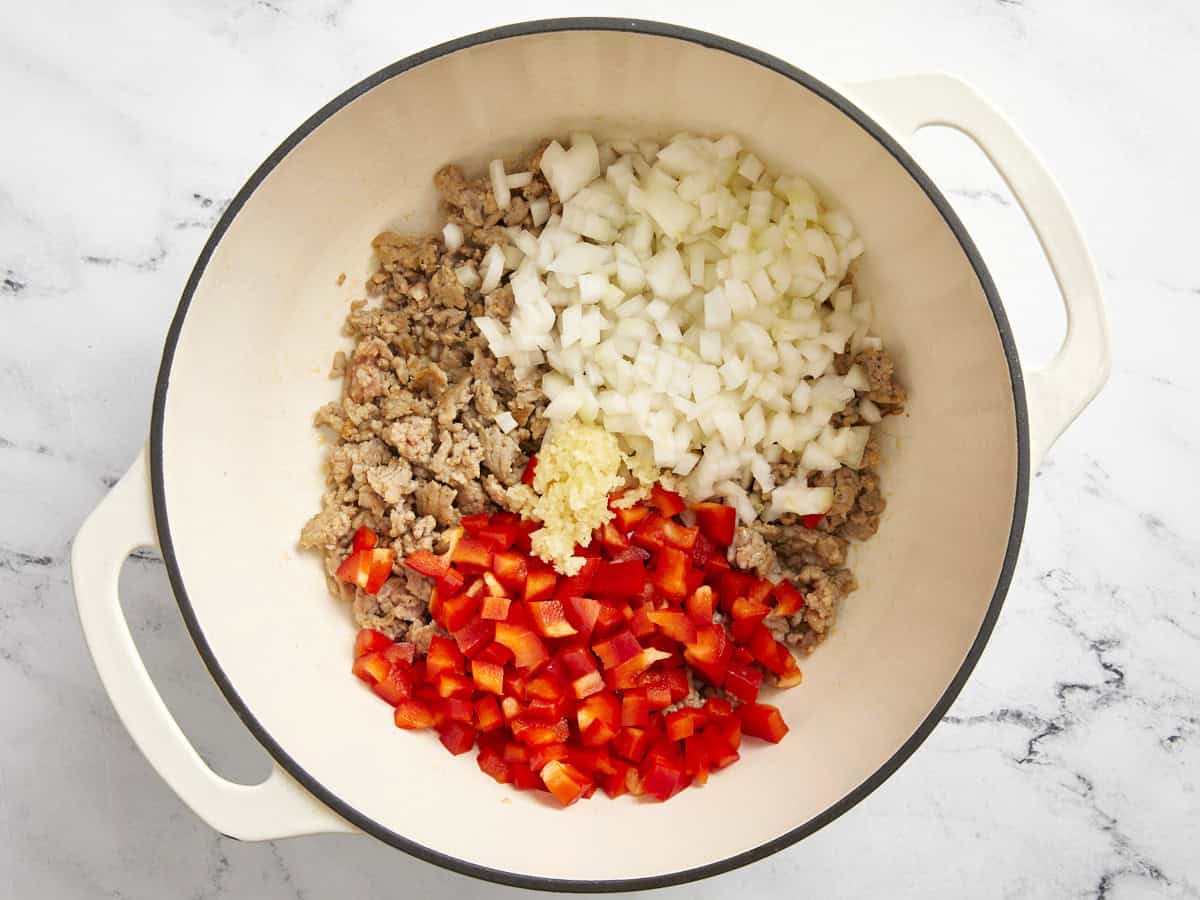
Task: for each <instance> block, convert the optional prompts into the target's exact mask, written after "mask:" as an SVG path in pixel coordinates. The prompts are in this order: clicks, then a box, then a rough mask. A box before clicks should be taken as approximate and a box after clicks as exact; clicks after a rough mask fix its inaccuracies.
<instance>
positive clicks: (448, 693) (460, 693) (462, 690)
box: [434, 672, 475, 699]
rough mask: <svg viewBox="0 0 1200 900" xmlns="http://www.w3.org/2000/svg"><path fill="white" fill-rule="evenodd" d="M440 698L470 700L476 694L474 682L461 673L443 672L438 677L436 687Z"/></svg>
mask: <svg viewBox="0 0 1200 900" xmlns="http://www.w3.org/2000/svg"><path fill="white" fill-rule="evenodd" d="M434 686H435V687H436V688H437V693H438V696H439V697H441V698H442V699H446V698H449V697H466V698H469V697H470V696H471V695H472V694H473V693H474V692H475V690H474V682H473V681H472V680H471V679H470V678H468V677H467V676H466V675H464V674H462V673H461V672H443V673H442V674H441V675H439V676H438V677H437V682H436V683H435V685H434Z"/></svg>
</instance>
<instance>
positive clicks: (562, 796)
mask: <svg viewBox="0 0 1200 900" xmlns="http://www.w3.org/2000/svg"><path fill="white" fill-rule="evenodd" d="M541 775H542V781H543V782H545V784H546V787H547V788H549V789H550V793H551V794H553V795H554V797H555V799H557V800H558V802H559V803H561V804H562V805H563V806H570V805H571V804H572V803H574V802H575V801H576V800H578V799H579V798H580V797H581V796H582V795H583V794H584V792H585V791H586V790H587V788H588V787H589V786H592V785H593V782H592V780H591V779H590V778H588V777H587V776H586V775H584V774H583V773H582V772H580V771H579V770H578V769H577V768H575V767H574V766H573V765H571V764H570V763H569V762H563V761H562V760H557V759H555V760H551V761H550V762H548V763H546V765H545V766H544V767H543V768H542V771H541Z"/></svg>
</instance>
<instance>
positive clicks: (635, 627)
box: [629, 604, 655, 638]
mask: <svg viewBox="0 0 1200 900" xmlns="http://www.w3.org/2000/svg"><path fill="white" fill-rule="evenodd" d="M650 609H651V607H650V605H649V604H643V605H642V606H639V607H638V608H637V609H635V610H634V611H633V617H632V618H631V619H630V620H629V630H630V631H632V632H633V635H634V637H637V638H645V637H649V636H650V635H652V634H654V632H655V628H654V623H653V622H651V621H650Z"/></svg>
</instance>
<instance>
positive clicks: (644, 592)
mask: <svg viewBox="0 0 1200 900" xmlns="http://www.w3.org/2000/svg"><path fill="white" fill-rule="evenodd" d="M627 499H628V498H627ZM618 500H619V498H618V497H617V496H614V497H613V498H611V499H610V508H611V509H612V511H613V518H612V519H611V520H610V521H608V522H607V523H605V524H604V525H603V526H602V527H601V528H599V529H597V531H596V533H595V534H594V535H593V536H592V540H591V541H590V543H589V545H588V546H587V547H586V548H585V547H577V548H576V555H577V556H578V557H580V558H582V559H583V563H582V565H581V566H580V567H579V568H578V571H577V572H575V574H573V575H569V576H560V575H559V574H557V573H556V572H555V571H554V570H553V569H552V568H551V567H550V566H549V565H547V564H546V563H544V562H543V561H542V560H540V559H538V558H537V557H536V556H534V555H533V554H532V552H531V543H530V535H531V534H532V532H533V531H535V530H536V529H537V528H538V527H539V525H538V523H537V522H535V521H532V520H524V519H521V518H519V517H518V516H516V515H514V514H512V513H506V512H501V513H497V514H495V515H491V516H485V515H476V516H466V517H464V518H463V520H462V522H461V528H460V529H458V530H457V531H456V533H455V539H454V540H452V542H451V549H450V550H449V551H448V552H447V553H446V554H444V555H435V554H433V553H430V552H428V551H419V552H417V553H414V554H412V555H411V556H409V557H408V559H407V560H406V561H405V565H406V566H408V568H410V569H412V570H413V571H415V572H418V573H420V574H422V575H425V576H428V577H429V578H431V579H434V580H435V585H434V588H433V591H432V595H431V598H430V612H431V614H432V615H433V618H434V621H435V622H436V623H437V624H438V625H439V626H440V627H441V628H442V629H444V630H445V632H446V633H447V634H448V635H449V636H437V637H434V638H433V640H432V642H431V643H430V645H429V650H428V652H427V653H426V654H425V655H424V656H419V655H418V653H417V652H416V647H415V646H414V645H413V644H411V643H407V642H393V641H392V639H391V638H389V637H387V636H386V635H384V634H381V633H380V632H377V631H372V630H370V629H364V630H362V631H360V632H359V634H358V637H357V639H356V642H355V651H354V655H355V661H354V666H353V671H354V674H355V675H357V676H358V677H359V678H361V679H362V680H363V681H365V682H366V683H367V684H369V685H370V686H371V687H372V689H373V690H374V691H375V693H376V694H378V695H379V696H380V697H382V698H383V699H384V700H386V701H387V702H388V703H390V704H391V705H392V706H393V707H395V713H394V715H395V722H396V725H397V726H398V727H400V728H406V729H421V728H433V729H435V730H436V731H437V732H438V735H439V737H440V739H441V742H442V744H443V745H444V746H445V747H446V749H447V750H449V751H450V752H451V753H454V754H460V753H466V752H467V751H468V750H470V749H472V748H473V747H475V746H476V745H478V748H479V753H478V764H479V768H480V769H481V770H482V771H483V772H485V773H486V774H488V775H490V776H491V777H492V778H494V779H495V780H496V781H498V782H500V783H502V784H512V785H514V786H515V787H517V788H522V789H525V788H529V789H536V790H547V791H549V792H550V793H551V794H553V795H554V797H556V798H557V799H558V800H559V802H561V803H562V804H563V805H564V806H567V805H570V804H571V803H574V802H575V801H576V800H577V799H579V798H580V797H583V798H587V797H590V796H591V795H592V794H593V793H594V791H595V789H596V788H597V787H600V788H601V789H603V790H604V791H605V793H607V794H608V795H609V796H610V797H619V796H620V795H622V794H626V793H629V794H633V795H636V796H645V797H647V798H650V799H654V800H660V801H661V800H667V799H669V798H670V797H672V796H674V795H675V794H677V793H678V792H679V791H681V790H683V789H684V788H686V787H688V786H689V785H702V784H704V783H705V782H706V781H707V780H708V776H709V773H710V772H713V771H716V770H718V769H721V768H724V767H725V766H728V765H730V764H731V763H734V762H736V761H737V760H738V758H739V747H740V744H741V739H742V736H743V735H749V736H751V737H755V738H759V739H762V740H765V741H770V742H772V743H778V742H779V741H780V740H782V738H783V736H784V735H785V734H787V731H788V727H787V725H786V724H785V723H784V721H783V718H782V716H781V715H780V713H779V710H778V709H776V708H775V707H774V706H771V705H768V704H765V703H759V702H758V697H759V690H760V688H761V686H762V683H763V681H764V678H765V677H766V676H767V675H768V674H769V675H773V676H774V681H775V683H776V684H777V685H778V686H779V687H785V688H786V687H792V686H794V685H796V684H799V683H800V680H801V674H800V670H799V667H798V666H797V665H796V661H795V659H794V658H793V657H792V654H791V652H790V651H789V650H788V649H787V647H786V646H784V645H783V644H781V643H779V642H778V641H776V640H775V638H774V637H773V636H772V634H771V632H770V631H769V630H768V629H767V627H766V626H765V625H764V624H763V620H764V619H765V618H766V616H767V615H768V614H769V613H772V612H775V613H778V614H780V615H790V614H793V613H795V612H796V611H797V610H799V609H800V608H801V607H802V606H803V605H804V597H803V596H802V595H801V593H800V592H799V591H798V590H797V589H796V588H795V587H794V586H793V585H792V584H791V583H790V582H787V581H781V582H779V583H777V584H772V583H770V582H768V581H764V580H761V579H758V578H755V577H753V576H752V575H750V574H748V573H746V572H743V571H739V570H738V569H735V568H733V567H731V566H730V564H729V562H728V561H727V559H726V548H727V547H728V545H729V544H730V543H732V541H733V537H734V529H735V523H736V513H735V511H734V510H733V508H731V507H728V506H724V505H721V504H717V503H700V504H696V505H694V506H693V507H692V508H691V509H690V510H689V509H688V508H687V507H686V505H685V503H684V501H683V499H682V498H681V497H680V496H679V495H678V494H676V493H674V492H672V491H668V490H665V489H664V488H662V487H660V486H655V487H654V488H653V489H652V492H651V496H650V498H649V501H648V502H647V503H637V504H633V505H622V504H620V503H619V502H618ZM693 522H694V524H690V523H693ZM373 537H374V535H373V533H371V532H370V531H369V530H368V529H365V528H364V529H360V530H359V533H358V534H357V535H356V536H355V541H354V545H353V548H352V549H353V552H352V554H351V556H350V557H348V558H347V561H346V563H345V564H344V565H343V569H344V570H345V571H344V572H343V571H342V570H339V572H338V575H339V577H341V578H343V579H344V580H347V581H350V582H352V583H354V584H357V585H359V587H361V588H362V589H363V590H365V591H368V592H370V591H372V590H373V589H374V590H377V589H378V583H381V582H378V583H377V582H376V579H375V578H374V575H373V572H374V568H373V567H374V566H375V565H376V561H375V559H374V556H373V555H372V554H377V553H381V552H384V551H378V550H375V549H374V546H375V542H374V540H373ZM387 552H389V553H390V551H387ZM379 562H380V564H381V563H382V561H379ZM390 562H391V560H390V559H389V560H388V563H389V566H390ZM693 674H694V675H695V676H697V677H698V678H699V679H700V680H701V682H702V683H704V684H706V685H707V686H708V687H707V689H706V691H707V693H708V694H709V695H710V696H708V697H707V699H702V698H701V697H700V694H699V693H698V691H696V690H695V688H694V687H693V685H692V683H691V680H692V675H693Z"/></svg>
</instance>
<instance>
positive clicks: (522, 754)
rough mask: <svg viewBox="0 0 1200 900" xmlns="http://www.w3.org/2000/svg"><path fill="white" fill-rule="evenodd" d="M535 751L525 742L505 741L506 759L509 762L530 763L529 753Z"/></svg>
mask: <svg viewBox="0 0 1200 900" xmlns="http://www.w3.org/2000/svg"><path fill="white" fill-rule="evenodd" d="M532 752H533V751H532V750H530V748H528V747H526V746H525V745H524V744H521V743H518V742H517V741H505V742H504V761H505V762H506V763H509V764H510V765H511V764H512V763H528V762H529V755H530V753H532Z"/></svg>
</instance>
